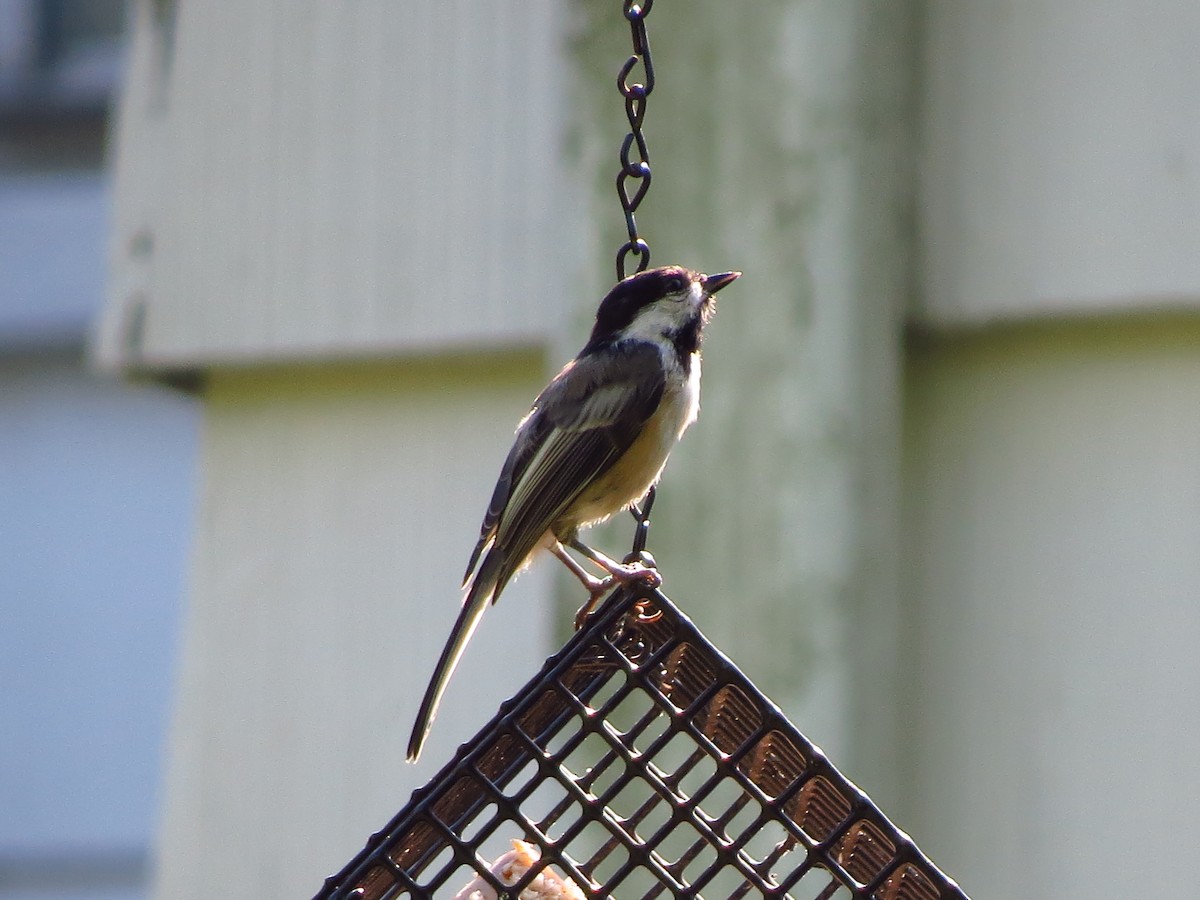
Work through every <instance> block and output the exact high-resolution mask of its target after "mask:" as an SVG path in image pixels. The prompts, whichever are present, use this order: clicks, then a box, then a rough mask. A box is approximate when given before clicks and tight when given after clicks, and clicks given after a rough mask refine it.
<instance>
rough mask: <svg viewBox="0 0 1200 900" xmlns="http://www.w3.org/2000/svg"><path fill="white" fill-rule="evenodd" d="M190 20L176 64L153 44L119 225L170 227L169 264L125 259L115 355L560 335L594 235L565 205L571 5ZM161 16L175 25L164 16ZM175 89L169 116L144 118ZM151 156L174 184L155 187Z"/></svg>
mask: <svg viewBox="0 0 1200 900" xmlns="http://www.w3.org/2000/svg"><path fill="white" fill-rule="evenodd" d="M178 17H179V18H178V21H177V22H176V23H175V31H174V42H173V55H172V57H171V60H170V69H169V72H168V71H166V70H165V69H164V67H161V66H159V67H156V66H154V65H152V64H150V63H149V62H147V60H146V57H147V56H148V55H150V50H149V47H150V45H152V44H153V40H152V39H151V38H150V37H148V36H147V35H145V34H139V35H138V37H137V48H136V49H135V63H134V66H133V69H132V75H131V83H130V85H129V87H128V88H127V91H126V95H125V98H124V103H123V110H122V113H123V114H122V126H121V129H120V132H119V137H118V154H117V170H118V186H117V198H116V203H117V205H118V213H117V222H118V225H119V228H120V227H123V228H124V229H125V230H126V232H127V235H126V236H128V233H133V232H136V231H139V230H140V231H141V232H143V233H145V234H147V235H149V237H150V241H149V243H150V245H151V246H152V248H153V249H152V253H153V262H152V265H147V264H146V261H145V260H144V259H141V258H138V257H137V256H136V254H134V253H133V252H132V251H131V249H130V248H131V246H135V245H136V242H132V241H130V240H122V239H120V238H119V239H118V240H117V242H116V243H115V246H114V254H113V267H112V268H113V277H112V291H111V295H110V299H109V309H108V311H107V317H106V318H107V320H108V321H107V322H106V327H105V329H104V334H103V336H102V339H101V346H100V355H101V357H102V358H104V359H106V360H108V361H110V362H116V363H117V364H119V365H126V366H143V367H149V368H155V367H160V366H161V367H170V366H173V365H185V366H201V367H203V366H204V365H205V364H207V363H212V362H219V361H220V360H224V359H231V358H232V359H243V360H245V359H253V358H254V357H255V356H259V355H261V356H263V357H266V358H272V359H277V358H289V357H298V358H303V357H309V356H321V357H327V356H331V355H332V356H337V355H342V354H346V355H350V356H361V355H363V354H364V353H365V354H371V355H375V354H379V353H391V352H401V353H403V352H408V351H412V350H414V349H416V348H421V347H426V346H429V345H435V346H438V345H449V346H469V345H473V344H479V345H484V346H491V345H497V344H498V345H503V346H513V345H523V346H529V345H532V344H535V343H539V342H543V341H545V340H546V339H548V338H549V337H550V336H552V335H553V333H554V332H555V329H556V328H557V327H558V326H559V325H560V324H561V322H562V319H561V318H560V317H559V314H558V312H557V308H558V304H555V303H554V302H552V301H549V302H548V298H554V297H557V296H561V295H562V290H563V287H562V280H563V279H565V278H567V277H569V275H570V273H569V271H564V269H563V267H562V266H559V265H545V264H543V260H545V259H547V258H550V259H562V258H564V257H565V258H567V259H578V258H579V254H578V253H577V252H575V248H573V247H567V246H565V245H566V244H568V243H570V242H572V241H575V242H578V241H579V240H580V238H581V237H582V235H581V233H580V232H581V230H580V229H576V230H572V229H571V228H570V227H568V226H569V225H570V222H571V220H570V215H571V213H570V204H569V203H568V202H567V200H566V196H565V194H564V192H563V191H562V190H561V185H562V182H563V178H562V154H561V150H562V146H563V132H564V124H563V123H564V121H565V116H566V108H565V99H564V98H565V85H564V82H565V73H566V68H565V66H566V63H565V60H564V52H565V47H564V44H565V30H566V25H567V22H566V15H565V13H564V12H563V11H561V10H560V9H559V5H558V4H554V3H551V2H539V3H533V4H522V5H517V4H498V5H495V4H476V3H473V2H468V0H458V2H449V3H437V4H389V3H383V2H362V3H355V4H351V5H347V6H337V7H333V6H330V5H328V4H322V3H319V2H316V0H310V2H305V3H297V2H290V3H274V4H273V3H268V2H256V3H248V4H236V5H230V4H184V5H182V6H180V8H179V11H178ZM138 23H139V24H138V31H139V32H143V31H153V30H154V28H155V27H156V26H155V19H154V17H153V15H151V14H150V13H148V12H147V11H146V10H144V9H143V10H141V11H140V14H139V16H138ZM139 55H140V56H141V57H142V60H141V64H140V65H139V64H138V61H137V59H136V57H138V56H139ZM156 79H165V89H163V93H164V96H165V108H162V109H157V110H155V109H152V108H150V107H149V106H147V104H145V103H144V102H142V98H144V97H145V96H147V95H150V94H152V93H153V92H154V85H153V84H151V83H147V82H153V81H155V80H156ZM139 81H140V82H141V83H139ZM160 87H162V86H161V85H160ZM149 143H152V144H153V147H154V150H155V152H156V153H157V155H158V158H157V160H156V162H155V165H156V166H157V167H158V168H159V170H160V171H159V177H158V178H156V179H153V180H151V181H149V182H143V179H142V177H141V172H140V169H141V166H140V165H139V162H140V161H142V160H144V159H145V158H146V156H147V155H149V153H148V146H147V145H148V144H149ZM149 190H156V191H161V192H162V193H161V195H160V196H159V197H157V199H154V200H151V201H149V202H148V201H147V199H146V198H145V197H144V196H143V193H144V192H145V191H149ZM142 246H143V249H144V246H145V242H143V244H142ZM139 274H140V277H139ZM134 295H136V296H134ZM137 304H140V305H142V307H143V310H142V312H141V313H139V314H138V318H139V321H138V322H136V323H131V322H130V318H131V312H130V310H131V308H132V307H133V306H135V305H137ZM135 325H136V328H135V327H134V326H135Z"/></svg>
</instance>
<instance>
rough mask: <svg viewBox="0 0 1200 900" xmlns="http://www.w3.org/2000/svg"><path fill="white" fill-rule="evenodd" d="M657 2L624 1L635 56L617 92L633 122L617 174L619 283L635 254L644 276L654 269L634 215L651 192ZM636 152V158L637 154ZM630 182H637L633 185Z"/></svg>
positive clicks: (620, 78) (619, 77)
mask: <svg viewBox="0 0 1200 900" xmlns="http://www.w3.org/2000/svg"><path fill="white" fill-rule="evenodd" d="M653 5H654V0H642V2H641V3H634V2H633V0H624V12H625V18H626V20H627V21H628V22H629V31H630V35H631V37H632V38H633V55H632V56H630V57H629V59H627V60H626V61H625V64H624V65H623V66H621V71H620V73H619V74H618V75H617V90H619V91H620V92H621V96H622V97H624V98H625V116H626V118H628V119H629V133H628V134H627V135H625V140H624V141H623V142H622V143H621V171H620V172H619V173H617V196H618V197H619V198H620V200H621V209H622V210H624V212H625V229H626V231H627V232H628V233H629V240H627V241H626V242H625V243H624V244H622V245H621V248H620V249H619V250H618V251H617V280H618V281H620V280H621V279H623V278H624V277H625V264H626V260H627V259H628V257H629V254H630V253H632V254H633V255H634V256H635V257H637V268H636V269H635V271H637V272H642V271H644V270H645V269H646V268H647V267H648V266H649V265H650V245H649V244H647V243H646V241H645V240H643V239H642V237H641V236H640V235H639V234H638V229H637V220H636V219H635V218H634V213H635V212H636V211H637V208H638V206H639V205H640V204H641V202H642V199H643V198H644V197H645V196H646V191H648V190H650V151H649V150H647V149H646V136H645V135H644V134H642V122H643V121H644V120H645V118H646V98H648V97H649V96H650V92H651V91H653V90H654V62H653V60H651V58H650V41H649V39H648V38H647V37H646V17H647V16H649V15H650V8H651V7H652V6H653ZM639 63H640V64H641V70H642V78H643V80H642V81H630V76H632V75H634V69H636V68H637V67H638V65H639ZM634 151H636V156H634V155H633V152H634ZM630 182H633V183H632V184H631V183H630Z"/></svg>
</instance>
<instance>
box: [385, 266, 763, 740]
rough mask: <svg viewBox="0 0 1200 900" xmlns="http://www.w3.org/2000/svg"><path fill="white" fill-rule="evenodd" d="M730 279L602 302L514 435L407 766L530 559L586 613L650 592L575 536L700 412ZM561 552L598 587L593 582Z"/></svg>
mask: <svg viewBox="0 0 1200 900" xmlns="http://www.w3.org/2000/svg"><path fill="white" fill-rule="evenodd" d="M740 275H741V273H740V272H724V273H722V274H720V275H702V274H700V273H699V272H692V271H690V270H689V269H685V268H682V267H680V266H664V267H662V268H658V269H648V270H647V271H645V272H639V273H637V274H636V275H631V276H630V277H628V278H626V279H625V280H623V281H621V282H620V283H619V284H617V285H616V287H614V288H613V289H612V290H611V291H609V292H608V295H607V296H606V297H605V298H604V299H603V300H602V301H601V303H600V308H599V309H598V310H597V311H596V324H595V327H593V329H592V336H591V337H590V338H589V339H588V342H587V345H586V346H585V347H584V348H583V350H581V351H580V352H579V355H578V356H577V357H575V359H573V360H571V362H569V363H567V365H566V366H564V367H563V370H562V371H561V372H559V373H558V374H557V375H556V376H554V380H553V381H551V382H550V384H548V385H547V386H546V388H545V390H543V391H542V392H541V393H540V394H539V395H538V398H537V399H536V400H534V402H533V408H532V409H530V411H529V413H528V415H526V416H525V418H523V419H522V420H521V422H520V423H519V424H518V425H517V435H516V440H515V442H514V443H513V446H512V449H511V450H510V451H509V452H508V458H507V459H506V460H505V461H504V466H503V467H502V468H501V470H500V479H499V480H498V481H497V482H496V489H495V491H494V492H493V493H492V500H491V503H489V504H488V509H487V513H486V515H484V517H483V527H482V528H481V529H480V535H479V543H478V544H476V545H475V551H474V552H473V553H472V554H471V561H470V562H469V563H468V564H467V572H466V576H465V577H464V579H463V587H464V589H465V590H466V597H465V599H464V600H463V605H462V611H461V612H460V613H459V615H458V620H457V621H456V622H455V623H454V628H453V630H452V631H451V632H450V638H449V640H448V641H447V642H446V646H445V649H443V650H442V655H441V658H440V659H439V660H438V663H437V669H436V670H435V671H434V675H433V679H432V681H430V683H429V687H428V688H427V689H426V691H425V696H424V698H423V699H422V700H421V708H420V711H419V712H418V713H417V722H416V725H415V726H414V728H413V733H412V737H411V738H410V740H409V743H408V759H409V760H410V761H416V759H417V757H418V756H419V755H420V753H421V746H422V745H423V744H424V743H425V738H426V736H427V735H428V733H429V727H430V725H431V724H432V722H433V717H434V715H435V714H436V712H437V707H438V702H439V701H440V700H441V697H442V692H443V691H444V690H445V689H446V683H447V682H448V681H449V679H450V675H451V673H453V671H454V667H455V666H456V665H457V664H458V661H459V658H460V657H461V656H462V653H463V649H464V648H465V647H466V645H467V641H468V640H470V638H471V634H472V633H473V632H474V631H475V626H476V625H478V624H479V619H480V617H481V616H482V615H483V611H484V610H485V609H486V608H487V605H488V603H489V602H491V603H494V602H495V601H496V598H497V597H499V596H500V592H501V591H503V590H504V587H505V585H507V584H508V582H509V580H510V579H511V578H512V577H513V576H514V575H515V574H516V573H517V572H518V571H520V570H521V569H522V568H523V567H524V566H526V565H527V564H528V563H529V561H530V559H531V558H532V557H533V555H534V554H535V553H536V551H538V550H539V549H546V550H549V551H550V552H551V553H553V554H554V555H555V556H557V557H558V558H559V559H560V560H562V561H563V563H565V564H566V565H567V567H568V568H569V569H570V570H571V571H572V572H573V573H574V574H575V575H576V577H578V578H579V579H580V581H582V582H583V583H584V585H585V586H586V587H587V588H588V591H589V592H590V593H591V595H592V598H593V601H594V600H595V599H596V598H598V596H599V595H600V594H602V593H604V592H605V591H607V590H608V589H609V588H610V587H612V586H613V585H614V584H616V583H627V582H630V581H635V580H638V579H643V578H644V579H647V580H649V581H650V583H651V584H653V585H654V586H657V585H658V584H659V583H660V581H659V580H658V577H657V573H655V572H653V570H650V569H646V568H645V567H643V566H640V565H637V564H634V565H623V564H622V563H618V562H616V561H615V560H612V559H609V558H608V557H607V556H605V555H604V554H602V553H600V552H598V551H596V550H593V549H592V548H590V547H588V546H587V545H585V544H584V543H582V542H581V541H580V540H579V539H578V537H577V535H578V531H579V529H580V528H583V527H586V526H588V525H594V524H596V523H597V522H602V521H604V520H605V519H607V518H608V517H610V516H612V515H613V514H614V513H617V512H620V511H621V510H622V509H626V508H628V507H630V506H632V505H633V504H635V503H637V502H638V501H639V500H640V499H642V497H644V496H645V494H646V492H647V491H648V490H649V489H650V487H651V486H652V485H653V484H654V483H655V482H656V481H658V477H659V475H660V474H661V473H662V470H663V466H664V465H665V464H666V462H667V456H668V455H670V453H671V450H672V449H673V448H674V447H675V444H676V442H677V441H678V440H679V438H680V437H681V436H682V435H683V432H684V431H685V430H686V429H687V427H688V426H689V425H691V424H692V422H694V421H695V420H696V415H697V413H698V412H699V409H700V339H701V336H702V334H703V331H704V326H705V324H706V323H707V322H708V320H709V319H710V318H711V317H712V313H713V310H714V303H713V294H715V293H716V292H717V291H719V290H721V288H723V287H725V286H726V285H728V284H730V283H731V282H733V281H734V280H735V279H736V278H738V277H739V276H740ZM564 544H566V545H568V546H570V547H571V548H572V549H575V550H577V551H579V552H580V553H583V554H584V555H585V556H587V557H588V558H589V559H591V560H592V561H593V562H595V563H596V564H597V565H599V566H600V567H601V568H602V569H604V570H605V571H606V572H607V573H608V577H606V578H604V579H597V578H594V577H593V576H592V575H590V574H589V573H588V572H587V571H586V570H585V569H584V568H583V567H582V566H581V565H580V564H579V563H578V562H576V560H575V559H574V558H573V557H572V556H571V555H570V554H569V553H568V552H567V550H566V548H565V547H564V546H563V545H564ZM481 559H482V561H481ZM477 564H478V566H477Z"/></svg>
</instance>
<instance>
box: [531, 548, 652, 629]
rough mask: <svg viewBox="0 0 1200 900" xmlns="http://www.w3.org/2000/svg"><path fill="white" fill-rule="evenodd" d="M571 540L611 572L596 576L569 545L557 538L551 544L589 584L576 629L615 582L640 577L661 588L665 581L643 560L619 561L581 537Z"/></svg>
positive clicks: (586, 554) (644, 581) (560, 557)
mask: <svg viewBox="0 0 1200 900" xmlns="http://www.w3.org/2000/svg"><path fill="white" fill-rule="evenodd" d="M568 543H570V545H571V547H572V548H573V549H575V550H578V551H579V552H580V553H582V554H583V555H584V556H586V557H587V558H588V559H590V560H592V562H594V563H596V565H598V566H599V567H600V568H602V569H604V570H605V571H606V572H608V576H607V577H606V578H596V577H594V576H593V575H592V574H591V573H590V572H588V571H587V569H585V568H584V567H583V566H581V565H580V564H579V563H578V562H576V560H575V558H574V557H573V556H571V554H570V553H568V552H567V548H566V547H564V546H563V545H562V543H561V542H559V541H555V542H554V543H553V544H551V546H550V552H551V553H553V554H554V555H555V556H557V557H558V558H559V559H560V560H562V563H563V565H565V566H566V567H567V568H568V569H570V570H571V574H572V575H574V576H575V577H576V578H578V579H579V581H580V583H582V584H583V586H584V587H585V588H587V592H588V600H587V602H586V603H584V604H583V606H581V607H580V608H579V612H577V613H576V614H575V629H576V630H577V631H578V630H579V629H580V628H582V627H583V623H584V622H585V621H586V620H587V617H588V616H590V615H591V614H592V612H593V610H595V608H596V606H597V605H598V604H599V603H600V600H601V599H602V598H603V597H604V595H605V594H607V593H608V592H609V590H610V589H611V588H612V587H613V586H614V585H617V584H621V585H628V584H632V583H634V582H636V581H641V582H643V583H644V584H646V585H647V586H648V587H650V588H657V587H658V586H659V585H661V584H662V576H661V575H659V574H658V572H657V571H655V570H654V569H652V568H648V567H647V566H645V565H644V564H642V563H631V564H629V565H626V564H623V563H619V562H617V561H616V560H614V559H610V558H609V557H607V556H605V555H604V554H603V553H601V552H600V551H598V550H593V549H592V548H591V547H589V546H588V545H587V544H585V543H583V542H582V541H580V540H579V539H578V538H571V539H569V541H568Z"/></svg>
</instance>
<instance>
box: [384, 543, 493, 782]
mask: <svg viewBox="0 0 1200 900" xmlns="http://www.w3.org/2000/svg"><path fill="white" fill-rule="evenodd" d="M501 556H502V554H500V553H498V552H496V551H495V550H494V549H493V550H492V551H490V552H489V553H488V555H487V556H486V557H484V560H483V563H482V564H481V565H480V567H479V570H478V571H477V572H476V573H475V577H474V578H472V579H471V584H470V587H468V588H467V594H466V598H465V599H464V600H463V605H462V609H461V610H460V611H459V614H458V619H457V620H456V621H455V622H454V628H453V629H451V631H450V637H449V638H448V639H447V641H446V646H445V647H443V648H442V655H441V657H440V658H439V659H438V662H437V668H436V669H434V672H433V678H432V680H431V681H430V682H429V687H427V688H426V689H425V696H424V697H422V698H421V708H420V709H419V710H418V711H417V721H416V724H415V725H413V731H412V737H410V738H409V739H408V761H409V762H416V761H417V757H419V756H420V755H421V748H422V747H423V746H424V744H425V738H426V737H428V736H429V728H430V726H431V725H432V724H433V718H434V716H436V715H437V710H438V704H439V703H440V702H441V700H442V694H443V693H444V692H445V690H446V685H447V684H448V683H449V681H450V676H451V675H453V674H454V668H455V667H456V666H457V665H458V661H459V659H461V658H462V654H463V650H465V649H466V646H467V642H468V641H469V640H471V635H472V634H474V633H475V627H476V626H477V625H478V624H479V620H480V618H482V616H483V611H484V610H485V609H487V607H488V603H489V602H490V601H491V600H492V598H493V597H495V595H496V593H497V592H498V590H499V589H500V588H501V587H502V586H503V585H502V584H501V583H500V572H501V570H502V568H503V564H502V559H500V557H501Z"/></svg>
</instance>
